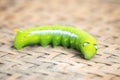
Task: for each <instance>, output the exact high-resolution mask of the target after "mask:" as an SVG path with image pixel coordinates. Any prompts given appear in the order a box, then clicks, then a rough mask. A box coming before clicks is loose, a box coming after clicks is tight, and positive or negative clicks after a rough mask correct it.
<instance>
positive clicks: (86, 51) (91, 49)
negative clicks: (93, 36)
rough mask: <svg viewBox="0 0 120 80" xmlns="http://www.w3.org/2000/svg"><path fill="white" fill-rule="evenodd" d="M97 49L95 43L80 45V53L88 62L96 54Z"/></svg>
mask: <svg viewBox="0 0 120 80" xmlns="http://www.w3.org/2000/svg"><path fill="white" fill-rule="evenodd" d="M97 49H98V47H97V44H96V42H88V41H85V42H83V43H82V45H81V52H82V53H83V55H84V58H85V59H88V60H89V59H91V58H92V57H93V56H94V55H95V53H96V52H97Z"/></svg>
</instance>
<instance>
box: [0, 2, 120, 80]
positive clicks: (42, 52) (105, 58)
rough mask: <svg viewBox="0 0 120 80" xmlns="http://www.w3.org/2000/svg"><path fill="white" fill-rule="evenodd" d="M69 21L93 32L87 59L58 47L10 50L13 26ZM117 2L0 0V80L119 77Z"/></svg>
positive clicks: (119, 10)
mask: <svg viewBox="0 0 120 80" xmlns="http://www.w3.org/2000/svg"><path fill="white" fill-rule="evenodd" d="M56 24H60V25H72V26H73V27H76V28H82V29H84V30H86V31H87V32H89V33H91V34H92V35H94V36H95V37H96V38H97V40H98V44H99V50H98V53H97V55H95V57H94V58H93V59H91V60H89V61H87V60H84V59H83V58H82V57H80V54H79V52H77V51H76V50H73V49H65V48H63V47H61V46H58V47H56V48H52V47H51V46H50V45H49V46H47V47H45V48H43V47H41V46H39V45H34V46H28V47H25V48H23V49H22V50H20V51H16V50H15V49H14V48H13V39H14V36H15V33H14V32H13V31H12V30H13V29H16V28H18V29H26V28H28V27H33V26H38V25H56ZM119 36H120V1H119V0H12V1H11V0H0V80H120V37H119Z"/></svg>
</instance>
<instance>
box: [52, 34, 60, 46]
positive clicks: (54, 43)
mask: <svg viewBox="0 0 120 80" xmlns="http://www.w3.org/2000/svg"><path fill="white" fill-rule="evenodd" d="M60 43H61V34H60V33H56V34H53V38H52V46H53V47H56V46H58V45H60Z"/></svg>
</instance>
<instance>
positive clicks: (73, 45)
mask: <svg viewBox="0 0 120 80" xmlns="http://www.w3.org/2000/svg"><path fill="white" fill-rule="evenodd" d="M75 42H76V37H72V36H71V37H70V47H71V48H73V49H75V47H76V46H75Z"/></svg>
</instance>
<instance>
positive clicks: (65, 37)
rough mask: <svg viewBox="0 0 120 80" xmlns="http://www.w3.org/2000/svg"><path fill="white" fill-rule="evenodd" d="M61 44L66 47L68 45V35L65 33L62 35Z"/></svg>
mask: <svg viewBox="0 0 120 80" xmlns="http://www.w3.org/2000/svg"><path fill="white" fill-rule="evenodd" d="M61 44H62V45H63V47H65V48H67V47H69V45H70V36H69V35H67V34H64V35H62V40H61Z"/></svg>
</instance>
